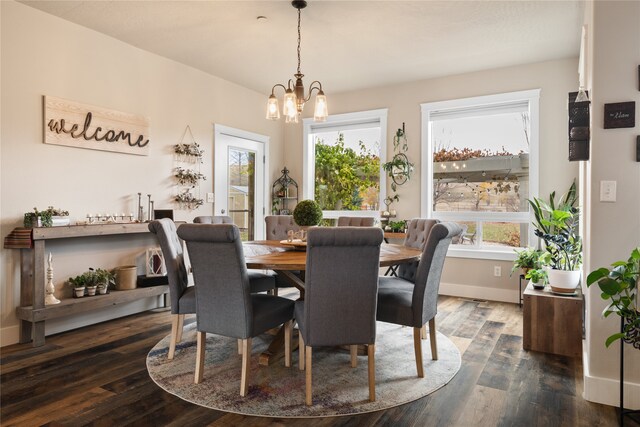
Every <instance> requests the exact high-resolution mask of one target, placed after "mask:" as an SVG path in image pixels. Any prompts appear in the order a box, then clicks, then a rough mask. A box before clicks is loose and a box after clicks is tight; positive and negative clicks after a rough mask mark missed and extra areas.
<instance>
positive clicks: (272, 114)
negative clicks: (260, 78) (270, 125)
mask: <svg viewBox="0 0 640 427" xmlns="http://www.w3.org/2000/svg"><path fill="white" fill-rule="evenodd" d="M279 118H280V107H279V106H278V98H276V97H275V95H271V96H269V100H268V101H267V119H269V120H278V119H279Z"/></svg>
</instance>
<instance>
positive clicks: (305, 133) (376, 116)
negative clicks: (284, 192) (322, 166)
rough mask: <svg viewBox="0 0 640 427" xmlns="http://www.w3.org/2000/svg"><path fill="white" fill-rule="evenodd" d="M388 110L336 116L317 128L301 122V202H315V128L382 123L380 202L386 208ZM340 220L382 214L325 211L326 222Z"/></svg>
mask: <svg viewBox="0 0 640 427" xmlns="http://www.w3.org/2000/svg"><path fill="white" fill-rule="evenodd" d="M387 114H388V109H387V108H380V109H378V110H368V111H358V112H355V113H345V114H333V115H330V116H328V117H327V120H326V121H325V122H323V123H322V124H320V125H318V124H317V123H315V122H314V121H313V119H312V118H308V119H303V121H302V123H303V124H302V141H303V143H302V198H303V199H311V200H313V199H315V191H314V190H315V180H316V179H315V167H312V165H315V161H314V160H315V159H314V155H315V148H314V146H313V144H314V141H313V139H312V137H311V134H312V132H311V129H312V127H321V126H327V127H328V126H335V125H339V124H341V123H345V124H349V123H363V122H370V121H374V120H375V121H378V122H379V123H380V200H379V201H378V206H384V199H385V198H386V197H387V174H386V172H385V171H384V170H383V169H382V165H383V164H384V163H385V162H386V158H387V156H386V153H387ZM339 216H349V217H368V216H373V217H375V218H379V217H380V210H377V211H323V217H324V218H326V219H335V218H338V217H339Z"/></svg>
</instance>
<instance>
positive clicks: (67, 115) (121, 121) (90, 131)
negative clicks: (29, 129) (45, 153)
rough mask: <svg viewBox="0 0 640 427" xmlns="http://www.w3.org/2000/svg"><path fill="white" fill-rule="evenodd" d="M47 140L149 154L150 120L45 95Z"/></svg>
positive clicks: (59, 143)
mask: <svg viewBox="0 0 640 427" xmlns="http://www.w3.org/2000/svg"><path fill="white" fill-rule="evenodd" d="M44 143H45V144H54V145H66V146H68V147H78V148H89V149H91V150H102V151H115V152H118V153H127V154H137V155H141V156H146V155H148V154H149V120H148V119H147V118H146V117H143V116H141V115H138V114H131V113H123V112H120V111H114V110H108V109H106V108H102V107H96V106H94V105H88V104H81V103H79V102H74V101H68V100H66V99H62V98H56V97H53V96H45V97H44Z"/></svg>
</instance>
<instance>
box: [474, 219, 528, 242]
mask: <svg viewBox="0 0 640 427" xmlns="http://www.w3.org/2000/svg"><path fill="white" fill-rule="evenodd" d="M528 231H529V225H528V224H526V223H522V224H518V223H513V222H483V223H482V244H483V246H502V247H516V248H517V247H523V246H526V245H527V233H528Z"/></svg>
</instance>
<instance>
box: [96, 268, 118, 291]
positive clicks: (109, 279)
mask: <svg viewBox="0 0 640 427" xmlns="http://www.w3.org/2000/svg"><path fill="white" fill-rule="evenodd" d="M95 275H96V282H97V283H98V293H99V294H100V295H104V294H106V293H107V291H108V290H109V287H110V286H111V285H115V284H116V276H115V274H113V272H111V271H109V270H105V269H103V268H98V269H96V270H95Z"/></svg>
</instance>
